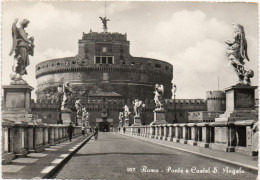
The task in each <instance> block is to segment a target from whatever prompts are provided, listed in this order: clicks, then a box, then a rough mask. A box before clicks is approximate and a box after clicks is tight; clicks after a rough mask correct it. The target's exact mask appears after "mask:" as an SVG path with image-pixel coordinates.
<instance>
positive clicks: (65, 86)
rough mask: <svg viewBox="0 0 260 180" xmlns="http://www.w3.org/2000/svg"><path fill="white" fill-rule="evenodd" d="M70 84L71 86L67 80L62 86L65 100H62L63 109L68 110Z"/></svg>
mask: <svg viewBox="0 0 260 180" xmlns="http://www.w3.org/2000/svg"><path fill="white" fill-rule="evenodd" d="M69 86H70V83H69V82H65V83H64V84H63V86H62V91H63V101H62V104H61V110H67V105H68V101H69V98H68V93H69V91H70V90H69Z"/></svg>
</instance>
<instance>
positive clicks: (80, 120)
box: [77, 115, 83, 126]
mask: <svg viewBox="0 0 260 180" xmlns="http://www.w3.org/2000/svg"><path fill="white" fill-rule="evenodd" d="M77 124H78V126H83V123H82V116H80V115H77Z"/></svg>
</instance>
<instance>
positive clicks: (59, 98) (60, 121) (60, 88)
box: [57, 85, 63, 124]
mask: <svg viewBox="0 0 260 180" xmlns="http://www.w3.org/2000/svg"><path fill="white" fill-rule="evenodd" d="M57 91H58V103H59V109H58V115H59V119H58V121H57V124H63V122H62V119H61V96H62V94H63V89H62V87H61V86H60V85H59V86H58V88H57Z"/></svg>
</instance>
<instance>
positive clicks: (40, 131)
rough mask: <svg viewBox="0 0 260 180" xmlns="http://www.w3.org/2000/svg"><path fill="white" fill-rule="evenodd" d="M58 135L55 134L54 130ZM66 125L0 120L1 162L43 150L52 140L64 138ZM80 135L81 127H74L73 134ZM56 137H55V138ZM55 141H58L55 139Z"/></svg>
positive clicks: (52, 142) (7, 161) (4, 162)
mask: <svg viewBox="0 0 260 180" xmlns="http://www.w3.org/2000/svg"><path fill="white" fill-rule="evenodd" d="M56 129H57V130H59V136H55V130H56ZM65 132H66V133H67V126H65V125H49V124H43V123H41V122H18V121H10V120H6V119H3V120H2V164H7V163H9V162H11V160H12V159H14V158H15V157H25V156H27V154H28V153H30V152H41V151H44V149H45V148H46V147H49V145H54V141H55V140H56V139H57V140H58V141H63V140H65V139H66V134H65ZM79 135H81V127H75V128H74V136H79ZM55 137H56V139H55ZM56 143H58V142H57V141H56Z"/></svg>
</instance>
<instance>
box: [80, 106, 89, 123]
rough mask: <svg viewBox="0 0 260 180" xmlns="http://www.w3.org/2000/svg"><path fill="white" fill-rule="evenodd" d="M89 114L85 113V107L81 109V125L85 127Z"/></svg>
mask: <svg viewBox="0 0 260 180" xmlns="http://www.w3.org/2000/svg"><path fill="white" fill-rule="evenodd" d="M88 118H89V113H88V112H87V109H86V107H84V108H82V121H83V125H85V122H88Z"/></svg>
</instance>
